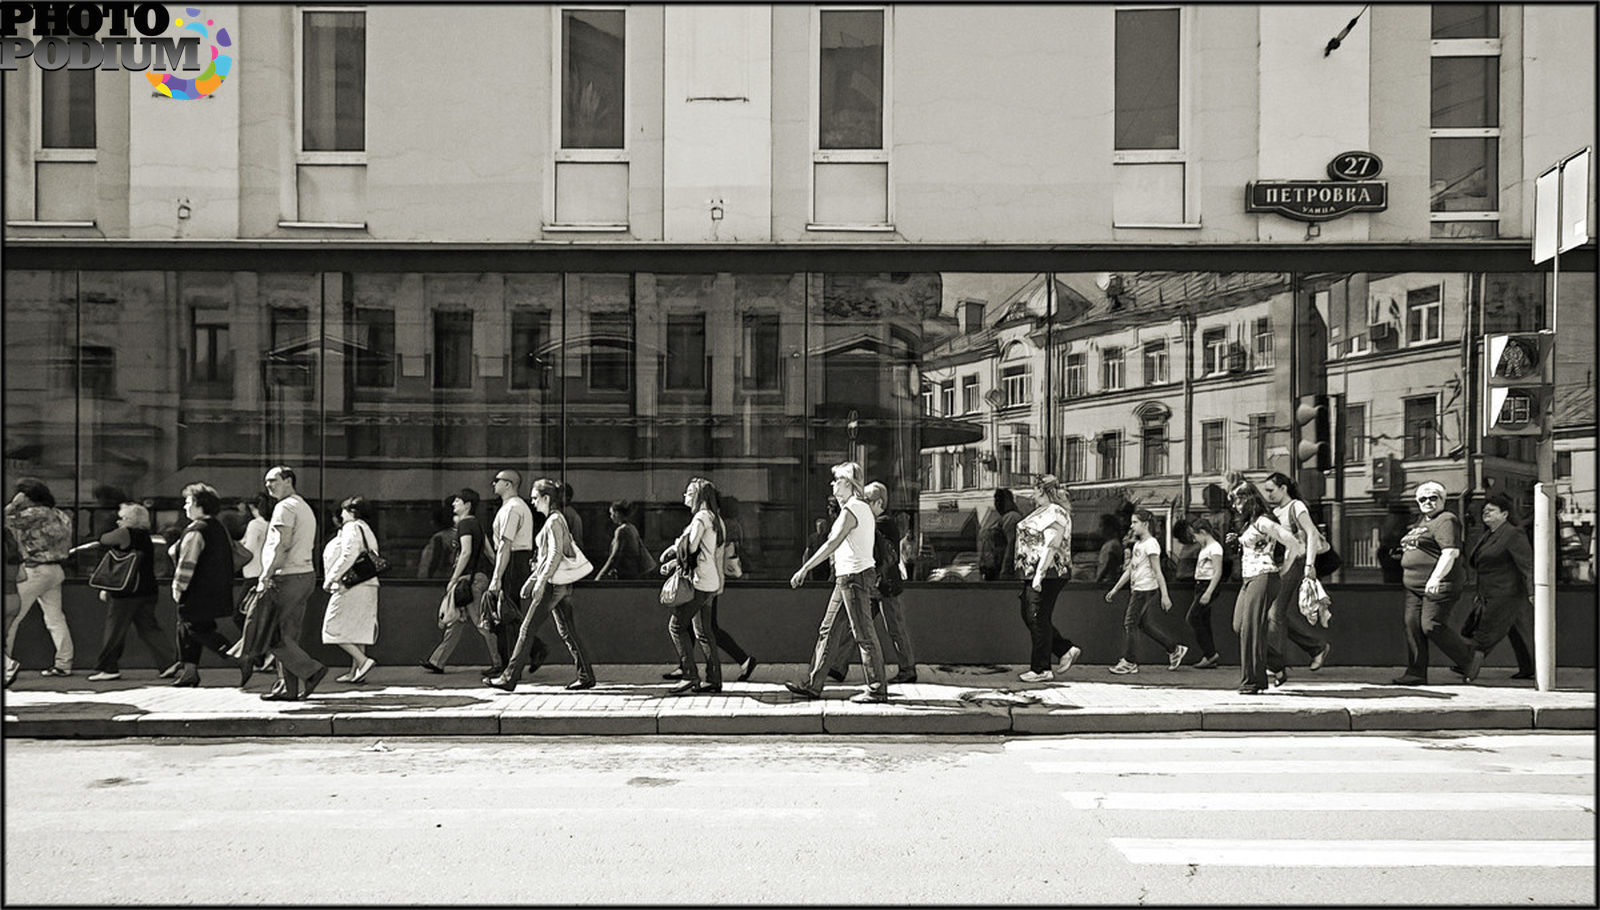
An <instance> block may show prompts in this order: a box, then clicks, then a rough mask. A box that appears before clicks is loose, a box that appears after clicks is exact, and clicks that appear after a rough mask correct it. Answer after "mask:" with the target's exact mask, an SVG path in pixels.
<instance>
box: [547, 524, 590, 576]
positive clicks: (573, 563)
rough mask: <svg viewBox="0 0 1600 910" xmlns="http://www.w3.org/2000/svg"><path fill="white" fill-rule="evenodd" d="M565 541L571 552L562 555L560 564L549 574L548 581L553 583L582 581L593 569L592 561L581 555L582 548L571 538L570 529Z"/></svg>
mask: <svg viewBox="0 0 1600 910" xmlns="http://www.w3.org/2000/svg"><path fill="white" fill-rule="evenodd" d="M567 543H568V546H570V547H571V548H572V552H571V553H566V554H563V555H562V557H561V562H560V564H558V565H557V566H556V570H555V572H554V574H552V575H551V576H550V583H551V584H553V585H570V584H572V583H573V582H577V581H582V580H583V579H585V578H587V577H589V573H590V572H593V571H594V563H591V562H590V561H589V557H587V556H585V555H583V548H581V547H579V546H578V542H577V541H576V540H573V539H572V534H571V532H570V531H568V533H567Z"/></svg>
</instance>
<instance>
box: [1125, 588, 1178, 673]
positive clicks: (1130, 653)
mask: <svg viewBox="0 0 1600 910" xmlns="http://www.w3.org/2000/svg"><path fill="white" fill-rule="evenodd" d="M1151 607H1154V608H1156V609H1158V610H1159V609H1161V589H1160V588H1155V589H1152V590H1149V591H1130V592H1128V611H1127V612H1126V613H1124V614H1123V615H1122V659H1123V660H1126V661H1127V662H1128V663H1130V664H1135V663H1138V662H1139V661H1138V659H1137V658H1136V657H1135V656H1134V647H1133V643H1134V636H1135V635H1136V634H1137V633H1139V632H1143V633H1144V634H1146V635H1148V636H1150V637H1151V638H1153V639H1155V642H1156V644H1158V645H1160V646H1161V650H1162V651H1165V652H1166V653H1168V654H1171V653H1172V651H1173V649H1174V648H1176V647H1178V643H1177V642H1175V641H1173V640H1172V636H1170V635H1168V634H1167V633H1166V632H1165V631H1163V630H1162V628H1161V627H1160V626H1158V625H1156V623H1155V620H1153V619H1152V618H1151V616H1150V608H1151Z"/></svg>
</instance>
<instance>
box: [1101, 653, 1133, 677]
mask: <svg viewBox="0 0 1600 910" xmlns="http://www.w3.org/2000/svg"><path fill="white" fill-rule="evenodd" d="M1108 669H1110V670H1111V672H1113V673H1115V674H1117V675H1118V676H1127V675H1128V674H1129V673H1137V672H1139V665H1138V664H1135V663H1129V662H1128V659H1127V658H1126V657H1124V658H1121V659H1120V660H1118V661H1117V662H1116V663H1115V664H1113V665H1112V666H1111V667H1109V668H1108Z"/></svg>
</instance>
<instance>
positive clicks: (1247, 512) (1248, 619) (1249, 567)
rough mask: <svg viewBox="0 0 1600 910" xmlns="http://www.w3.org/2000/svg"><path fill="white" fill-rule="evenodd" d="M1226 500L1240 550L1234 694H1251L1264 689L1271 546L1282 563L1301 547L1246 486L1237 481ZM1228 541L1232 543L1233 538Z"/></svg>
mask: <svg viewBox="0 0 1600 910" xmlns="http://www.w3.org/2000/svg"><path fill="white" fill-rule="evenodd" d="M1228 500H1229V501H1230V502H1231V503H1232V504H1233V510H1234V512H1236V513H1238V515H1239V533H1238V535H1237V540H1238V541H1239V546H1240V548H1241V549H1242V551H1243V552H1242V553H1241V554H1240V557H1239V569H1240V574H1241V575H1242V576H1243V577H1244V587H1242V588H1240V589H1239V599H1238V600H1237V601H1235V602H1234V605H1233V631H1234V632H1236V633H1238V635H1239V670H1240V674H1239V693H1240V694H1241V695H1256V694H1258V693H1260V692H1264V691H1266V688H1267V613H1268V611H1269V609H1270V608H1271V605H1272V598H1273V596H1274V595H1275V594H1276V593H1277V585H1278V565H1277V563H1276V562H1275V561H1274V560H1273V558H1272V544H1273V542H1274V541H1276V542H1277V543H1281V544H1283V546H1284V549H1285V551H1286V553H1287V555H1286V556H1285V557H1284V558H1285V559H1298V558H1299V557H1300V555H1301V554H1300V552H1299V547H1300V543H1299V541H1297V540H1295V538H1294V535H1293V534H1291V533H1289V531H1288V530H1287V529H1285V528H1284V526H1283V525H1281V524H1279V523H1278V521H1277V519H1276V518H1275V517H1273V514H1272V509H1271V508H1270V507H1268V506H1267V503H1266V500H1264V499H1262V498H1261V494H1260V493H1259V492H1257V491H1256V488H1255V487H1253V486H1251V485H1250V483H1249V482H1248V481H1240V482H1239V483H1238V484H1237V485H1235V486H1234V488H1233V489H1232V490H1230V491H1228ZM1228 537H1229V538H1230V540H1231V539H1234V538H1235V535H1233V534H1229V535H1228Z"/></svg>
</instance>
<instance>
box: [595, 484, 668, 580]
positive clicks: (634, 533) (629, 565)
mask: <svg viewBox="0 0 1600 910" xmlns="http://www.w3.org/2000/svg"><path fill="white" fill-rule="evenodd" d="M632 511H633V504H632V503H630V502H627V501H625V500H621V499H619V500H617V501H616V502H613V503H612V504H611V508H610V509H609V510H608V511H607V514H608V515H610V516H611V523H612V524H614V525H616V530H615V531H613V532H612V533H611V552H610V553H609V554H608V555H607V556H606V561H605V564H604V565H602V566H601V567H600V571H599V572H598V573H596V576H595V577H596V578H622V579H633V578H648V577H649V576H650V575H651V573H653V572H655V570H656V567H655V560H654V559H652V558H651V557H650V553H649V551H648V550H646V549H645V546H644V540H643V539H642V538H640V537H639V529H638V528H636V527H634V526H633V523H632V522H630V521H628V515H629V513H631V512H632Z"/></svg>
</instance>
